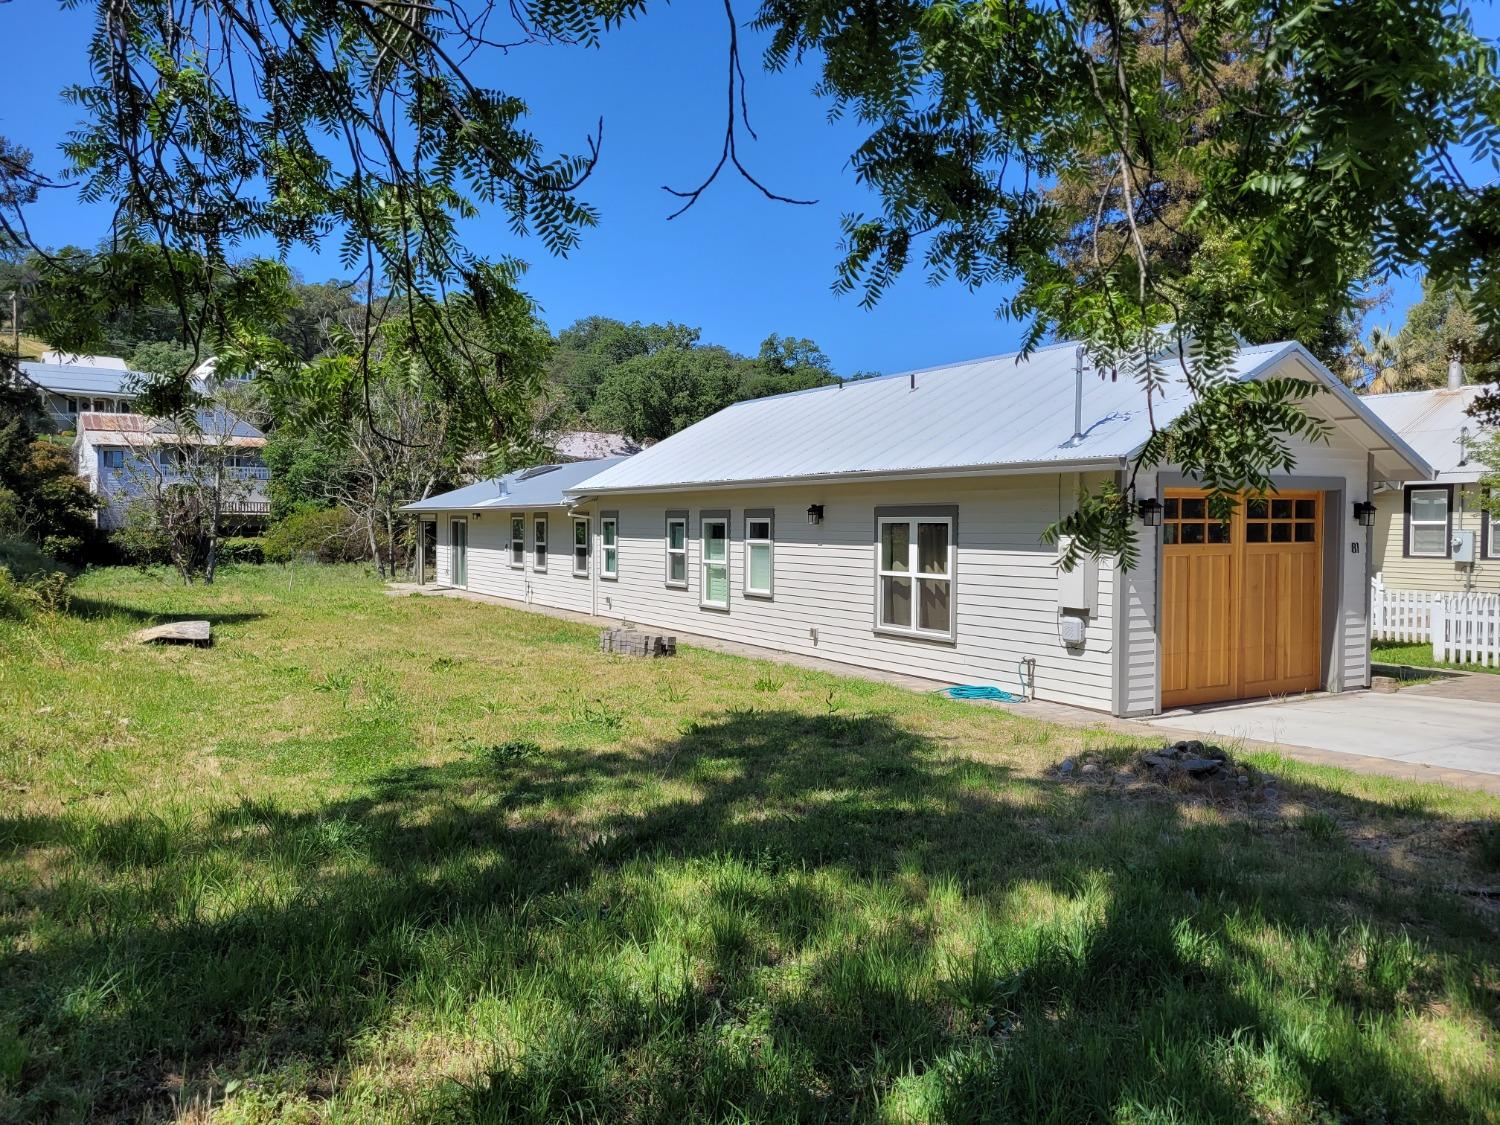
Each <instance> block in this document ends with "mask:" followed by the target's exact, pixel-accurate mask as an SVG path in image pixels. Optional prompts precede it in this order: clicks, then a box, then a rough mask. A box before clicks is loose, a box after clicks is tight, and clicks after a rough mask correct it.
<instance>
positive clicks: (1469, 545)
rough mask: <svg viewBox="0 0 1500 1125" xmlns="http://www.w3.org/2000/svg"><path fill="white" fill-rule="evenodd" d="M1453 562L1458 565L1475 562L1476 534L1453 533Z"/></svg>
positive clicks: (1466, 532)
mask: <svg viewBox="0 0 1500 1125" xmlns="http://www.w3.org/2000/svg"><path fill="white" fill-rule="evenodd" d="M1453 561H1454V562H1456V563H1472V562H1473V561H1474V533H1473V532H1472V531H1455V532H1454V533H1453Z"/></svg>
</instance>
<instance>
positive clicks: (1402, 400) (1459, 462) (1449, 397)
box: [1360, 386, 1485, 484]
mask: <svg viewBox="0 0 1500 1125" xmlns="http://www.w3.org/2000/svg"><path fill="white" fill-rule="evenodd" d="M1482 390H1484V388H1483V387H1481V386H1465V387H1456V388H1454V389H1452V390H1449V389H1448V388H1446V387H1444V388H1442V389H1440V390H1436V391H1403V392H1401V393H1400V394H1388V395H1366V396H1365V397H1364V398H1362V399H1361V400H1360V401H1361V402H1363V403H1364V404H1365V405H1366V406H1367V407H1369V409H1370V410H1371V411H1373V412H1374V413H1375V415H1376V416H1377V417H1379V418H1380V419H1381V420H1382V421H1383V422H1385V424H1386V425H1388V426H1390V428H1391V429H1393V430H1395V431H1396V432H1397V433H1398V434H1400V435H1401V437H1402V438H1403V439H1404V440H1405V441H1406V443H1407V444H1408V445H1410V446H1411V447H1412V448H1413V449H1415V450H1416V451H1417V452H1418V453H1420V454H1421V455H1422V457H1423V458H1424V459H1425V460H1426V461H1427V463H1428V464H1429V465H1431V466H1432V467H1433V468H1434V469H1436V470H1437V478H1436V479H1437V480H1438V481H1440V482H1443V483H1454V484H1467V483H1470V482H1472V481H1476V480H1478V479H1479V478H1480V476H1482V475H1483V473H1484V471H1485V467H1484V466H1483V465H1481V464H1479V462H1477V461H1475V460H1474V455H1473V452H1472V450H1473V442H1474V440H1475V439H1477V438H1478V436H1479V432H1480V427H1479V423H1478V422H1476V421H1475V420H1474V419H1473V418H1470V417H1469V414H1468V410H1469V407H1470V406H1472V405H1473V403H1474V399H1475V398H1477V397H1478V396H1479V393H1480V392H1481V391H1482ZM1465 430H1467V431H1468V441H1467V443H1466V442H1465V441H1464V431H1465Z"/></svg>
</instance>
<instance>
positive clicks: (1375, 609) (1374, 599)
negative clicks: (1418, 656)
mask: <svg viewBox="0 0 1500 1125" xmlns="http://www.w3.org/2000/svg"><path fill="white" fill-rule="evenodd" d="M1435 597H1437V595H1436V594H1433V593H1430V592H1429V591H1427V590H1391V589H1388V588H1387V587H1386V585H1385V583H1383V582H1382V581H1381V580H1380V578H1379V576H1376V577H1375V578H1372V579H1371V580H1370V637H1371V639H1373V640H1377V641H1400V642H1402V643H1403V644H1413V643H1415V642H1417V641H1430V640H1432V599H1433V598H1435Z"/></svg>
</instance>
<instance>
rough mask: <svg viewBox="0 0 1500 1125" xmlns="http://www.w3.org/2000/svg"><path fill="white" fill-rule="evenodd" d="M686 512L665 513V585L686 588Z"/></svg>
mask: <svg viewBox="0 0 1500 1125" xmlns="http://www.w3.org/2000/svg"><path fill="white" fill-rule="evenodd" d="M687 526H688V519H687V513H686V512H668V513H667V585H668V586H678V587H681V588H684V589H685V588H686V587H687V584H688V572H687Z"/></svg>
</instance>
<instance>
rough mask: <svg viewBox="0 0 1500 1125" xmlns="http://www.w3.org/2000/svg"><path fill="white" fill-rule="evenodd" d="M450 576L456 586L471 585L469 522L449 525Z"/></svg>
mask: <svg viewBox="0 0 1500 1125" xmlns="http://www.w3.org/2000/svg"><path fill="white" fill-rule="evenodd" d="M448 575H449V579H450V581H451V582H452V583H453V585H455V586H467V585H468V584H469V521H468V520H450V521H449V523H448Z"/></svg>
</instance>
